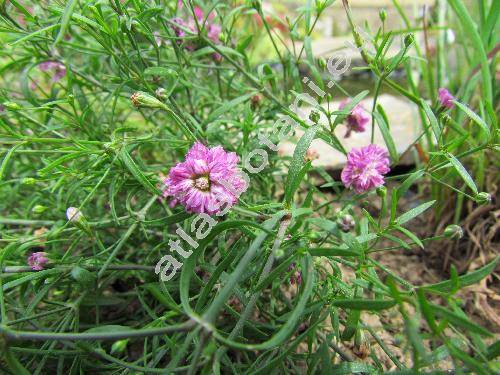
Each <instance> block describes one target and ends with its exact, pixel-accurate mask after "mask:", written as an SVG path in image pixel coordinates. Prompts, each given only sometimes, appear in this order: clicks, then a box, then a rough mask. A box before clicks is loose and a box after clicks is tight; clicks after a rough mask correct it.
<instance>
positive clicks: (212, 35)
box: [171, 3, 222, 51]
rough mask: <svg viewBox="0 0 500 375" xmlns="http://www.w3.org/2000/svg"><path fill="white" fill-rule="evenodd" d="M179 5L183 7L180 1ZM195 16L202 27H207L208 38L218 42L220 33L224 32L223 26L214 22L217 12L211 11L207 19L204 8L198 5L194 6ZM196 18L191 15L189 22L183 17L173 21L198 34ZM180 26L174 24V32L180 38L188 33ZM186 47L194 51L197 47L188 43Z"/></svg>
mask: <svg viewBox="0 0 500 375" xmlns="http://www.w3.org/2000/svg"><path fill="white" fill-rule="evenodd" d="M179 6H180V7H181V6H182V3H179ZM194 16H195V18H196V21H197V22H198V24H199V26H200V28H203V27H205V28H206V30H207V36H208V38H209V39H210V40H212V41H213V42H214V43H218V42H219V37H220V34H221V32H222V27H221V26H220V25H218V24H215V23H212V21H213V19H214V18H215V14H214V13H213V12H211V13H210V14H209V15H208V16H207V18H206V20H205V15H204V14H203V10H202V9H201V8H200V7H198V6H196V7H194ZM195 18H193V17H190V18H189V19H188V21H187V22H186V21H184V20H183V19H181V18H172V20H171V21H172V22H174V23H175V24H177V25H179V26H181V27H184V28H188V29H189V30H190V31H191V32H192V33H193V34H196V32H197V31H196V21H195ZM204 21H205V22H204ZM179 26H175V25H174V26H172V29H173V30H174V33H175V35H176V36H177V37H178V38H182V37H184V36H185V35H186V32H185V31H184V30H182V29H181V28H180V27H179ZM177 43H178V44H180V41H178V42H177ZM186 49H188V50H191V51H192V50H194V49H195V48H194V46H193V45H191V44H187V45H186Z"/></svg>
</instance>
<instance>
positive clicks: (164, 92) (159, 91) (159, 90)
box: [155, 87, 167, 99]
mask: <svg viewBox="0 0 500 375" xmlns="http://www.w3.org/2000/svg"><path fill="white" fill-rule="evenodd" d="M155 95H156V97H158V98H160V99H166V98H167V90H165V89H164V88H163V87H158V88H157V89H156V91H155Z"/></svg>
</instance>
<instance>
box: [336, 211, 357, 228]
mask: <svg viewBox="0 0 500 375" xmlns="http://www.w3.org/2000/svg"><path fill="white" fill-rule="evenodd" d="M337 224H338V226H339V228H340V229H341V230H342V232H349V231H350V230H351V229H353V228H354V225H356V222H355V221H354V218H353V217H352V216H351V215H349V214H346V215H343V216H341V217H340V218H339V219H338V220H337Z"/></svg>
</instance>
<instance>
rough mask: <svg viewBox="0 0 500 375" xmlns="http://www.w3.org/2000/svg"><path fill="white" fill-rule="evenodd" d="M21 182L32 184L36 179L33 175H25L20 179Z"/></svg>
mask: <svg viewBox="0 0 500 375" xmlns="http://www.w3.org/2000/svg"><path fill="white" fill-rule="evenodd" d="M21 183H22V184H23V185H34V184H36V179H34V178H33V177H25V178H23V179H22V181H21Z"/></svg>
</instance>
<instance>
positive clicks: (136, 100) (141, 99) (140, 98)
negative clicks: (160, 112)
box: [130, 91, 167, 109]
mask: <svg viewBox="0 0 500 375" xmlns="http://www.w3.org/2000/svg"><path fill="white" fill-rule="evenodd" d="M130 100H131V101H132V105H133V106H134V107H148V108H162V109H166V108H167V106H166V105H165V104H163V103H162V102H160V101H159V100H158V99H156V98H155V97H154V96H151V95H149V94H147V93H145V92H142V91H137V92H135V93H133V94H132V96H131V97H130Z"/></svg>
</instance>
